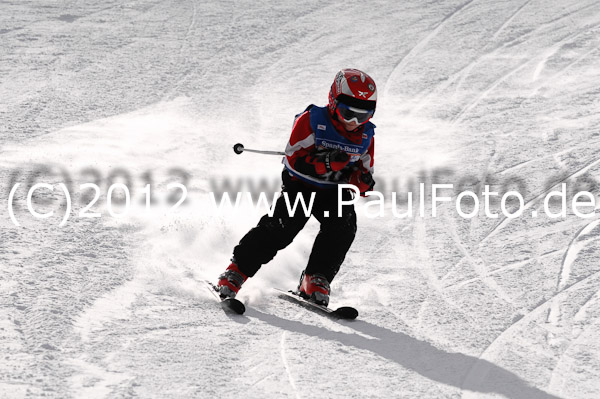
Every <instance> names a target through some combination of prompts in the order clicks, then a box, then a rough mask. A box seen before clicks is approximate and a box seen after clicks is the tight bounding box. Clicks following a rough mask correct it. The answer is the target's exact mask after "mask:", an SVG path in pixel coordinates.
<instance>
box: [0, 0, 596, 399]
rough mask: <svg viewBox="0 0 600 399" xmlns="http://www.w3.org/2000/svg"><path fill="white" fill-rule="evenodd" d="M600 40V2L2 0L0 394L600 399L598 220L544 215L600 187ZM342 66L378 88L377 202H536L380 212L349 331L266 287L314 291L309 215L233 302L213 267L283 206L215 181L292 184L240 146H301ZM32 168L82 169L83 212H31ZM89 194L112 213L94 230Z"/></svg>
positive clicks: (48, 203)
mask: <svg viewBox="0 0 600 399" xmlns="http://www.w3.org/2000/svg"><path fill="white" fill-rule="evenodd" d="M599 32H600V2H598V1H586V0H584V1H582V0H578V1H574V0H568V1H557V0H554V1H533V0H506V1H489V0H483V1H478V0H459V1H444V2H436V1H415V0H411V1H403V2H396V1H372V2H368V3H367V2H358V1H345V2H335V1H328V0H324V1H294V2H270V1H260V0H259V1H235V2H231V1H208V0H207V1H197V0H196V1H194V0H192V1H187V2H181V1H169V0H163V1H157V0H154V1H151V0H140V1H129V2H120V1H110V0H109V1H106V0H105V1H97V0H89V1H86V2H41V1H37V2H36V1H24V0H19V1H16V0H11V1H2V2H0V54H1V57H0V72H1V73H0V118H1V123H0V132H1V135H0V146H1V147H0V154H1V159H0V164H1V166H0V179H1V181H2V182H3V184H2V193H1V194H0V200H1V204H2V206H1V207H0V262H1V267H0V356H1V357H2V359H1V361H0V397H8V398H25V397H60V398H64V397H74V398H83V397H85V398H113V397H174V398H175V397H180V398H188V397H199V398H211V397H240V396H245V397H249V398H282V397H289V398H304V397H311V396H319V397H327V398H375V397H385V398H389V397H393V398H453V399H454V398H499V397H504V398H522V399H529V398H598V397H600V344H599V342H600V339H599V338H600V337H599V335H600V288H599V287H600V263H599V262H598V261H597V258H596V256H598V254H599V253H600V240H599V239H598V237H600V226H599V225H598V223H599V222H598V220H599V219H598V218H597V217H594V218H592V219H582V218H578V217H575V216H574V215H573V214H572V212H569V213H568V216H567V217H565V218H557V219H550V218H548V217H546V216H543V215H542V206H543V195H545V194H546V193H548V192H550V191H552V190H556V189H558V188H559V187H560V183H562V182H567V183H569V184H570V185H571V186H570V187H571V188H570V190H571V189H572V187H573V185H574V184H575V183H578V184H579V186H576V187H579V188H580V189H589V190H591V191H592V192H594V193H595V194H598V186H597V181H598V180H599V179H598V173H599V172H600V158H598V150H599V149H600V113H598V109H599V105H600V100H599V97H600V84H599V82H600V68H599V67H598V66H599V65H600V63H599V62H600V49H599V46H600V34H599ZM343 67H355V68H360V69H363V70H365V71H367V72H369V73H370V74H371V75H372V76H373V77H374V79H375V81H376V82H377V83H378V88H379V93H380V100H379V103H378V110H377V114H376V115H375V118H374V122H375V123H376V124H377V126H378V129H377V136H376V140H377V146H376V176H375V177H376V180H377V181H378V185H379V188H380V189H382V188H385V189H386V190H385V191H390V190H392V189H395V191H398V192H405V191H407V189H408V188H410V187H411V185H410V184H409V183H411V182H412V183H415V182H420V181H424V182H425V181H426V182H429V183H431V182H439V183H453V184H455V185H458V184H459V183H460V184H461V185H462V186H464V188H470V189H475V190H479V191H481V189H482V185H483V183H484V182H487V183H488V184H491V185H492V189H495V190H496V191H499V190H503V191H508V189H514V188H515V187H520V188H521V189H524V191H522V193H523V194H524V196H525V207H526V212H525V216H524V217H522V218H517V219H507V218H503V217H500V218H499V219H490V218H486V217H485V216H483V215H482V216H481V217H476V218H473V219H462V218H460V217H459V216H458V215H457V213H456V211H455V210H454V208H453V205H452V204H443V206H441V207H440V209H439V211H440V215H438V217H437V218H432V217H431V216H429V217H426V218H408V219H399V218H394V217H393V216H392V215H391V213H390V212H389V210H390V208H389V206H390V204H389V203H388V204H387V205H386V206H387V208H386V209H387V211H388V212H387V214H386V216H385V217H384V218H377V219H369V218H367V217H365V216H364V215H363V214H362V213H360V212H359V233H358V236H357V238H356V241H355V242H354V244H353V246H352V248H351V250H350V252H349V253H348V256H347V258H346V261H345V263H344V265H343V267H342V269H341V271H340V273H339V275H338V277H337V278H336V280H335V281H334V282H333V284H332V290H333V295H332V303H331V305H332V306H334V307H335V306H337V305H342V304H343V305H352V306H356V307H357V308H358V309H359V310H360V316H359V319H358V320H356V321H354V322H336V321H332V320H329V319H326V318H324V317H322V316H319V315H315V314H314V313H311V312H310V311H308V310H306V309H303V308H299V307H297V306H295V305H293V304H291V303H288V302H287V301H284V300H282V299H279V298H278V297H277V296H276V295H275V293H274V292H272V291H271V290H270V287H272V286H277V287H281V288H288V287H289V288H292V287H294V285H295V283H296V280H297V278H298V276H299V274H300V272H301V270H302V269H303V267H304V266H305V263H306V260H307V258H308V254H309V253H310V249H311V245H312V240H313V239H314V236H315V234H316V232H317V231H318V224H317V223H316V222H315V221H314V220H312V221H311V222H309V224H308V225H307V227H306V228H305V230H304V231H303V232H301V234H300V235H299V236H298V237H297V239H296V240H295V242H294V243H293V244H292V245H291V246H290V247H289V248H287V249H285V250H284V251H281V252H280V253H279V254H278V255H277V257H276V258H275V259H274V260H273V261H272V262H271V263H270V264H268V265H266V266H265V267H264V268H263V269H262V270H261V271H260V273H259V274H258V275H257V276H256V277H255V278H253V279H251V280H250V281H249V282H248V283H247V284H246V285H245V286H244V289H243V290H242V291H241V293H240V299H242V300H243V301H245V302H246V304H247V306H248V310H247V312H246V314H245V315H244V316H241V317H238V316H232V315H228V314H226V313H224V312H223V311H222V310H221V309H220V308H219V307H218V306H215V302H214V300H213V299H212V297H211V296H210V293H209V292H208V291H206V289H205V287H204V286H203V285H202V283H201V280H203V279H212V280H214V279H215V278H216V276H217V275H218V274H219V273H220V272H221V271H222V270H223V269H224V268H225V267H226V266H227V265H228V263H229V258H230V255H231V250H232V248H233V246H234V245H235V244H236V243H237V242H238V240H239V239H240V238H241V237H242V235H243V234H244V233H245V232H246V231H247V230H248V229H249V228H251V227H252V226H254V225H255V224H256V222H257V220H258V218H259V217H260V215H261V214H262V212H261V211H253V210H252V209H250V205H248V204H246V205H244V206H243V207H242V208H241V209H240V210H238V211H237V212H213V211H211V208H210V201H209V194H208V193H209V192H211V191H218V189H219V188H220V187H222V185H223V184H225V182H229V183H230V184H231V185H232V186H233V187H236V184H237V183H238V182H239V181H244V180H243V179H248V180H249V181H251V182H255V183H258V182H260V181H261V179H264V181H265V185H266V187H272V189H271V191H273V190H277V189H278V184H279V183H278V180H277V179H278V178H279V174H280V171H281V165H280V163H279V161H280V160H279V158H278V157H269V156H260V155H254V154H249V153H247V154H243V155H242V156H236V155H235V154H234V153H233V151H231V146H232V145H233V144H235V143H236V142H242V143H244V144H245V145H246V146H247V147H250V148H263V149H271V150H282V149H283V148H284V147H285V143H286V141H287V139H288V136H289V132H290V127H291V123H292V120H293V116H294V115H295V114H296V113H298V112H300V111H302V110H303V109H304V107H306V105H308V104H310V103H316V104H324V103H325V102H326V98H327V91H328V88H329V85H330V84H331V81H332V79H333V76H334V75H335V72H336V71H337V70H339V69H341V68H343ZM149 174H150V175H151V176H150V175H149ZM128 176H129V178H128ZM128 179H129V180H128ZM239 179H242V180H239ZM149 181H152V183H153V190H154V193H155V194H156V200H155V202H156V203H155V204H153V207H152V210H151V211H150V212H145V211H144V209H143V195H141V193H142V189H143V187H144V185H145V184H146V183H147V182H149ZM173 181H175V182H180V183H185V185H186V187H187V189H188V191H189V193H188V201H187V204H186V205H183V206H181V207H180V208H179V209H177V210H176V211H173V212H170V211H168V206H167V203H166V202H167V198H166V197H167V195H168V194H172V195H173V197H172V198H170V203H173V201H176V200H177V198H178V196H179V193H178V192H177V190H169V189H168V188H167V184H168V183H169V182H173ZM18 182H20V183H21V184H22V186H27V184H29V185H31V184H32V183H33V182H46V183H52V184H55V183H59V182H63V183H65V184H67V186H69V188H70V189H71V190H72V191H73V193H74V198H73V202H74V210H73V211H72V214H71V217H70V219H69V220H68V221H67V223H66V225H65V226H64V227H58V225H59V223H60V221H61V218H62V215H63V214H64V211H65V200H64V196H63V194H61V191H60V190H59V189H58V188H56V190H55V191H53V192H50V191H47V190H41V191H40V192H39V194H38V195H37V196H36V197H35V199H36V203H37V204H38V205H37V210H38V212H47V211H49V210H54V211H55V214H54V215H53V216H52V217H50V218H48V219H43V220H42V219H34V218H33V217H31V216H30V215H29V214H28V213H27V211H26V209H25V205H24V203H25V202H24V201H25V197H26V191H25V189H24V188H23V187H21V188H20V189H18V190H17V191H16V194H15V201H16V202H17V208H16V218H17V220H18V221H19V222H20V224H21V227H16V226H14V225H13V224H12V221H11V219H10V217H9V214H8V207H7V204H8V196H9V192H10V189H11V188H12V187H13V185H14V184H15V183H18ZM85 182H96V183H97V184H98V185H99V186H100V187H101V189H102V190H101V191H102V193H101V194H102V196H101V200H100V201H99V202H98V203H97V204H96V206H95V207H94V208H92V210H91V211H95V212H100V213H102V217H101V218H100V219H85V218H80V217H77V215H78V212H79V211H80V210H81V208H82V207H83V204H87V203H89V201H91V199H92V197H93V196H92V195H91V194H93V193H92V192H91V191H86V192H85V193H81V192H79V190H78V185H79V183H85ZM111 182H123V183H126V184H127V186H128V187H129V188H130V189H131V191H132V194H133V199H132V201H133V202H135V204H136V206H135V207H134V210H132V212H131V213H130V214H129V216H127V217H124V218H116V217H111V216H109V215H108V214H107V207H106V201H105V198H106V190H107V187H108V186H109V185H110V183H111ZM511 182H512V183H511ZM503 186H504V187H503ZM57 187H58V186H57ZM240 187H242V188H243V189H244V190H246V189H248V187H247V186H243V185H242V186H240ZM77 193H78V194H77ZM83 194H85V195H83ZM117 197H118V196H117ZM361 204H363V203H361ZM496 205H497V204H496ZM361 206H362V205H361ZM496 209H498V207H496ZM117 210H118V209H117ZM532 211H537V212H538V213H539V215H540V216H539V217H537V218H533V217H529V215H530V214H531V212H532Z"/></svg>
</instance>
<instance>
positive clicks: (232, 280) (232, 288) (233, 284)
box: [218, 263, 248, 298]
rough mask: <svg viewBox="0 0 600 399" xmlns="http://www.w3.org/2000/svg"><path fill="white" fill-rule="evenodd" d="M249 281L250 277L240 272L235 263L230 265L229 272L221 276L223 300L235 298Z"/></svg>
mask: <svg viewBox="0 0 600 399" xmlns="http://www.w3.org/2000/svg"><path fill="white" fill-rule="evenodd" d="M247 279H248V277H246V275H245V274H244V273H242V272H241V271H240V269H239V268H238V266H237V265H236V264H235V263H232V264H230V265H229V267H228V268H227V270H225V272H223V274H221V275H220V276H219V283H218V288H219V295H220V296H221V298H235V296H236V294H237V293H238V291H239V290H240V288H242V284H244V282H245V281H246V280H247Z"/></svg>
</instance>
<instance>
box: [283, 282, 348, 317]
mask: <svg viewBox="0 0 600 399" xmlns="http://www.w3.org/2000/svg"><path fill="white" fill-rule="evenodd" d="M274 290H275V291H277V292H278V293H279V295H280V296H281V297H283V298H285V299H287V300H289V301H290V302H294V303H298V304H300V305H302V306H304V307H306V308H307V309H311V310H315V311H318V312H321V313H323V314H325V315H326V316H329V317H333V318H335V319H345V320H354V319H356V318H357V317H358V310H356V309H354V308H352V307H350V306H342V307H340V308H337V309H335V310H334V309H330V308H328V307H327V306H323V305H319V304H316V303H314V302H310V301H307V300H306V299H304V298H302V297H301V296H300V295H299V294H298V293H297V292H295V291H284V290H280V289H279V288H274Z"/></svg>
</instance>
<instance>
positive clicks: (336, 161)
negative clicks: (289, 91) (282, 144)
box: [285, 111, 350, 177]
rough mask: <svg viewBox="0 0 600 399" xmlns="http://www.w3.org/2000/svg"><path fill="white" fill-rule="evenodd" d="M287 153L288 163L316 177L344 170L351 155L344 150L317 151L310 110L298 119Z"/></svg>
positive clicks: (297, 169) (303, 172)
mask: <svg viewBox="0 0 600 399" xmlns="http://www.w3.org/2000/svg"><path fill="white" fill-rule="evenodd" d="M285 155H286V157H287V161H288V164H289V165H290V166H291V167H292V168H293V169H294V170H296V171H297V172H299V173H302V174H304V175H308V176H314V177H320V176H323V175H325V174H326V173H328V172H332V171H333V172H337V171H339V170H342V169H343V168H344V167H345V166H346V165H347V164H348V162H349V161H350V157H349V156H348V154H347V153H345V152H344V151H339V150H333V151H320V152H317V151H316V148H315V133H314V132H313V130H312V127H311V126H310V114H309V112H308V111H306V112H304V113H303V114H302V115H300V116H299V117H298V118H297V119H296V122H295V123H294V127H293V128H292V135H291V137H290V141H289V142H288V144H287V146H286V148H285Z"/></svg>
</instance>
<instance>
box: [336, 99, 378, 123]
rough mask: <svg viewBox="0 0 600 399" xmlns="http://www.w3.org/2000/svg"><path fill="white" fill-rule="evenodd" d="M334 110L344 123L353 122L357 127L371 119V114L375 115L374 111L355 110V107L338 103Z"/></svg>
mask: <svg viewBox="0 0 600 399" xmlns="http://www.w3.org/2000/svg"><path fill="white" fill-rule="evenodd" d="M336 109H337V114H338V116H339V117H340V118H342V119H343V120H344V121H346V122H347V123H350V122H352V121H355V122H356V123H358V124H359V125H362V124H363V123H365V122H367V121H368V120H369V119H371V118H372V117H373V114H374V113H375V110H374V109H371V110H366V109H360V108H355V107H351V106H349V105H346V104H344V103H342V102H338V104H337V108H336Z"/></svg>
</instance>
